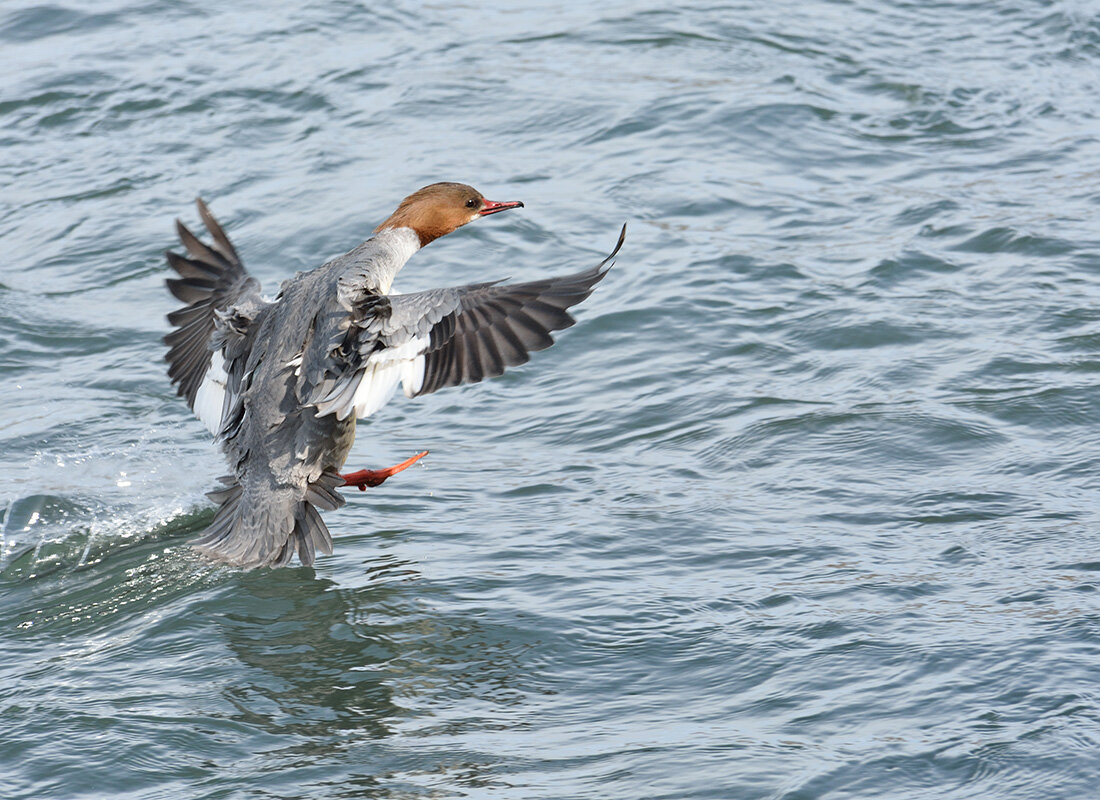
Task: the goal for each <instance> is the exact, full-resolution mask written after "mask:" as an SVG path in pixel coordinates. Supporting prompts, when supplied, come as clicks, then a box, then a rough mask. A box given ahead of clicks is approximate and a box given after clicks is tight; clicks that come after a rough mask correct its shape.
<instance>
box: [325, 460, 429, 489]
mask: <svg viewBox="0 0 1100 800" xmlns="http://www.w3.org/2000/svg"><path fill="white" fill-rule="evenodd" d="M426 455H428V451H427V450H425V451H424V452H423V453H417V454H416V455H415V456H413V457H412V458H409V459H406V460H405V461H402V462H401V463H400V464H398V465H397V466H395V467H386V468H385V469H361V470H359V471H358V472H349V473H348V474H347V475H341V476H340V477H341V478H343V479H344V485H345V486H358V487H359V491H361V492H365V491H366V490H367V487H368V486H378V485H379V484H380V483H382V481H384V480H386V478H388V477H390V476H391V475H396V474H397V473H398V472H401V471H402V470H406V469H408V468H409V467H411V466H412V465H413V464H415V463H416V462H417V461H419V460H420V459H422V458H423V457H424V456H426Z"/></svg>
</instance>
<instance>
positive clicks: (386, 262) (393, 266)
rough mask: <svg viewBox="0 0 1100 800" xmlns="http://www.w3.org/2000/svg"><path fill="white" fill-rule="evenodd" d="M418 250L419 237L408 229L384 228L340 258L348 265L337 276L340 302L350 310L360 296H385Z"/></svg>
mask: <svg viewBox="0 0 1100 800" xmlns="http://www.w3.org/2000/svg"><path fill="white" fill-rule="evenodd" d="M419 249H420V237H419V236H418V235H417V234H416V231H414V230H413V229H412V228H387V229H386V230H383V231H379V232H378V233H376V234H375V235H374V237H373V238H371V239H368V240H367V241H365V242H363V244H361V245H359V246H358V247H356V248H355V249H354V250H352V251H351V252H350V253H348V254H347V256H344V258H346V259H347V260H348V262H349V263H348V266H347V267H345V268H344V270H343V271H342V272H341V273H340V279H339V284H338V285H339V289H338V296H339V300H340V303H341V304H342V305H343V306H344V307H345V308H349V309H350V308H351V307H352V306H353V305H354V304H356V303H357V302H358V301H359V300H361V299H362V298H363V296H364V295H367V294H389V291H390V287H391V286H393V279H394V278H395V277H396V276H397V273H398V272H400V271H401V268H402V267H403V266H405V262H406V261H408V260H409V258H410V257H411V256H412V254H413V253H415V252H416V251H417V250H419Z"/></svg>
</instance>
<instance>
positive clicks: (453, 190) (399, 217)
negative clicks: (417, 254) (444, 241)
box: [374, 183, 523, 247]
mask: <svg viewBox="0 0 1100 800" xmlns="http://www.w3.org/2000/svg"><path fill="white" fill-rule="evenodd" d="M509 208H523V203H521V202H519V201H518V200H513V201H509V202H506V203H498V202H495V201H493V200H486V199H485V197H484V196H483V195H482V194H481V192H479V191H478V190H477V189H475V188H474V187H473V186H467V185H466V184H464V183H433V184H431V185H430V186H425V187H424V188H423V189H418V190H417V191H415V192H413V193H412V194H410V195H409V196H408V197H406V198H405V199H404V200H402V201H401V204H400V205H399V206H398V207H397V210H396V211H394V212H393V213H392V214H390V216H389V217H388V218H387V219H386V221H385V222H383V223H382V224H381V225H379V226H378V227H377V228H375V229H374V232H375V233H379V232H380V231H384V230H387V229H388V228H412V229H413V230H414V231H416V234H417V236H419V237H420V246H421V247H423V246H424V245H426V244H428V242H431V241H432V240H434V239H438V238H439V237H440V236H446V235H447V234H448V233H450V232H451V231H454V230H457V229H458V228H461V227H462V226H463V225H465V224H466V223H467V222H473V221H474V220H475V219H477V218H478V217H485V216H488V215H489V214H495V213H497V212H498V211H507V210H508V209H509Z"/></svg>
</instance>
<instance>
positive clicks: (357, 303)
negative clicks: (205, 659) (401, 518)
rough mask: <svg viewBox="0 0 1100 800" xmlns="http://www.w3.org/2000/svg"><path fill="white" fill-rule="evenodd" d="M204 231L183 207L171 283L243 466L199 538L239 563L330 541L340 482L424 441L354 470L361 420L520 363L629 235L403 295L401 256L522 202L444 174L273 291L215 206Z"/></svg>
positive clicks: (302, 552)
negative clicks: (590, 252) (564, 264)
mask: <svg viewBox="0 0 1100 800" xmlns="http://www.w3.org/2000/svg"><path fill="white" fill-rule="evenodd" d="M197 205H198V210H199V216H200V217H201V218H202V221H203V223H204V224H205V226H206V229H207V230H208V231H209V233H210V236H211V238H212V239H213V242H212V243H211V244H206V243H204V242H202V241H200V240H199V238H198V237H196V236H195V235H194V234H193V233H191V231H189V230H188V229H187V228H186V227H185V226H184V225H183V223H182V222H180V221H179V220H177V221H176V229H177V231H178V233H179V237H180V241H181V242H182V243H183V246H184V247H185V248H186V249H187V253H188V255H187V257H184V256H181V255H179V254H177V253H174V252H171V251H169V252H168V253H167V257H168V263H169V265H171V267H172V268H173V269H174V270H175V271H176V272H178V273H179V275H180V277H179V278H175V279H170V280H168V281H167V283H168V289H169V291H171V292H172V294H173V295H175V297H176V298H178V299H179V300H181V301H183V302H184V303H186V304H187V305H185V306H184V307H183V308H181V309H179V310H178V311H174V312H172V313H171V314H169V315H168V321H169V322H170V323H171V324H172V325H173V326H174V327H175V328H176V330H174V331H172V332H171V333H169V334H168V335H167V336H165V337H164V341H165V343H166V344H167V345H168V346H169V350H168V354H167V356H166V359H167V361H168V364H169V367H168V375H169V377H170V378H171V380H172V382H173V383H175V384H177V392H178V394H180V395H181V396H182V397H184V398H186V400H187V405H188V406H189V407H190V408H191V409H192V410H193V411H194V412H195V414H196V415H197V416H198V417H199V419H200V420H202V422H203V423H204V424H205V425H206V427H207V428H208V429H209V430H210V432H211V433H212V434H214V437H215V440H216V441H217V442H219V443H220V444H221V447H222V450H223V451H224V453H225V455H226V458H227V459H228V461H229V464H230V467H231V469H232V474H230V475H228V476H225V477H223V478H221V479H220V482H221V484H222V486H221V488H219V489H217V490H216V491H213V492H210V493H209V494H208V495H207V496H208V497H210V498H211V499H212V500H214V501H215V502H216V503H217V504H218V510H217V513H216V514H215V516H214V520H213V522H212V523H211V524H210V525H209V527H207V528H206V530H205V531H203V533H202V535H201V536H200V537H199V538H198V539H197V540H195V542H194V543H193V544H194V545H195V546H196V547H197V548H198V549H199V550H200V551H201V552H202V553H204V554H206V555H207V556H209V557H211V558H213V559H215V560H217V561H222V562H225V563H228V564H231V565H234V566H237V567H242V568H245V569H251V568H253V567H278V566H284V565H286V564H289V563H290V561H291V560H292V559H293V557H294V554H295V553H297V555H298V560H299V561H300V562H301V563H302V564H303V565H306V566H309V565H311V564H312V563H313V561H314V556H315V553H316V552H317V551H321V552H322V553H326V554H331V553H332V537H331V535H330V534H329V531H328V528H327V527H326V526H325V523H324V522H323V521H322V520H321V516H320V514H319V513H318V509H320V510H323V511H332V510H334V509H337V508H339V507H340V506H342V505H344V502H345V501H344V498H343V497H342V496H341V495H340V494H339V493H338V492H337V491H336V489H337V488H338V487H340V486H355V487H358V488H359V489H360V490H365V489H366V487H367V486H377V485H378V484H380V483H382V481H384V480H385V479H386V478H388V477H390V476H391V475H394V474H396V473H397V472H400V471H401V470H403V469H406V468H407V467H409V466H410V465H411V464H413V463H414V462H416V461H417V460H418V459H420V458H421V457H423V456H424V455H426V454H427V453H419V454H417V455H415V456H413V457H412V458H410V459H408V460H407V461H405V462H403V463H401V464H398V465H396V466H393V467H389V468H387V469H382V470H359V471H358V472H352V473H348V474H346V475H341V474H340V472H339V470H340V468H341V467H342V466H343V464H344V461H345V460H346V459H347V456H348V453H349V451H350V450H351V445H352V441H353V440H354V438H355V422H356V420H357V419H363V418H366V417H369V416H370V415H371V414H373V413H374V412H376V411H378V410H379V409H380V408H381V407H382V406H383V405H385V404H386V403H387V402H388V401H389V400H390V398H392V397H393V395H394V393H395V391H396V389H397V385H398V383H400V384H401V385H402V387H403V389H404V392H405V394H406V396H408V397H416V396H419V395H422V394H429V393H430V392H434V391H436V390H437V389H442V388H444V387H447V386H457V385H459V384H463V383H477V382H478V381H480V380H482V379H483V378H491V377H494V376H496V375H500V374H501V373H502V372H504V369H505V368H506V367H513V366H516V365H518V364H523V363H524V362H526V361H527V360H528V358H529V355H528V353H530V352H532V351H535V350H542V349H544V348H547V347H549V346H550V345H551V344H553V341H554V340H553V338H552V337H551V336H550V333H551V332H552V331H558V330H562V329H563V328H568V327H569V326H570V325H572V324H573V323H574V322H575V320H574V319H573V317H572V316H570V315H569V314H568V313H567V311H566V309H568V308H570V307H572V306H574V305H576V304H577V303H580V302H581V301H582V300H584V299H585V298H586V297H588V295H589V294H591V293H592V290H593V288H594V287H595V285H596V284H597V283H598V282H599V281H600V280H601V279H602V278H603V277H604V275H606V274H607V270H608V269H610V264H611V259H612V258H613V257H614V256H615V254H616V253H618V252H619V248H620V247H622V244H623V241H624V239H625V237H626V226H625V225H624V226H623V229H622V232H621V233H620V235H619V240H618V243H617V244H616V245H615V249H614V250H613V251H612V252H611V254H610V255H609V256H608V257H607V258H605V259H604V260H603V261H601V262H600V263H599V264H598V265H596V266H595V267H592V268H591V269H588V270H585V271H584V272H578V273H577V274H575V275H566V276H561V277H557V278H548V279H544V280H538V281H531V282H528V283H515V284H506V285H502V283H501V282H500V281H494V282H491V283H475V284H469V285H467V286H458V287H455V288H450V289H433V290H430V291H426V292H415V293H413V294H393V293H391V287H392V284H393V279H394V277H395V276H396V275H397V273H398V270H400V269H401V267H402V266H404V264H405V262H406V261H408V259H409V257H410V256H412V255H413V254H414V253H415V252H416V251H417V250H419V249H420V248H422V247H424V246H425V245H427V244H428V243H429V242H432V241H434V240H435V239H438V238H439V237H440V236H445V235H446V234H448V233H451V232H452V231H454V230H456V229H458V228H460V227H462V226H463V225H465V224H467V223H469V222H472V221H473V220H475V219H478V218H479V217H487V216H489V215H491V214H497V213H500V212H502V211H507V210H508V209H513V208H522V207H523V203H521V202H518V201H511V202H494V201H492V200H486V199H485V197H483V196H482V194H481V192H479V191H477V190H476V189H474V188H473V187H471V186H466V185H465V184H461V183H434V184H432V185H430V186H425V187H424V188H423V189H420V190H419V191H417V192H414V193H413V194H411V195H409V196H408V197H406V198H405V199H404V200H402V201H401V203H400V205H398V207H397V210H396V211H394V212H393V214H391V215H390V216H389V217H388V218H387V219H386V220H385V221H384V222H383V223H382V224H381V225H379V226H378V227H377V228H375V230H374V236H372V237H371V238H370V239H368V240H367V241H365V242H363V243H362V244H360V245H359V246H358V247H356V248H355V249H353V250H351V251H350V252H348V253H346V254H344V255H342V256H339V257H338V258H335V259H333V260H332V261H329V262H328V263H326V264H324V265H322V266H320V267H318V268H317V269H314V270H312V271H310V272H299V273H298V274H297V275H295V276H294V277H293V278H290V279H289V280H287V281H284V282H283V284H282V286H281V288H280V290H279V294H278V296H277V297H276V298H275V299H274V300H270V301H269V300H267V299H265V298H263V297H261V295H260V284H259V282H258V281H257V280H256V279H255V278H253V277H252V276H251V275H249V274H248V272H246V271H245V268H244V266H243V265H242V263H241V260H240V258H239V257H238V255H237V251H236V249H235V248H234V247H233V245H232V243H230V241H229V237H228V236H226V234H225V231H224V230H223V229H222V227H221V225H219V224H218V222H217V221H216V220H215V219H214V217H213V215H211V213H210V210H209V209H208V208H207V207H206V204H205V203H204V202H203V201H202V200H201V199H200V200H198V201H197Z"/></svg>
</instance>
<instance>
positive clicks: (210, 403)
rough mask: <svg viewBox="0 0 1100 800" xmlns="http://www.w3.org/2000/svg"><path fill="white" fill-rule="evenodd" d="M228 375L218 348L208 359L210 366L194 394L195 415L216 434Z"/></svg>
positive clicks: (219, 423)
mask: <svg viewBox="0 0 1100 800" xmlns="http://www.w3.org/2000/svg"><path fill="white" fill-rule="evenodd" d="M227 380H229V376H228V375H226V374H225V359H224V358H223V357H222V354H221V351H220V350H215V351H214V354H213V356H212V357H211V359H210V368H209V369H207V370H206V375H204V376H203V379H202V384H201V385H200V386H199V390H198V392H197V393H196V394H195V415H196V416H197V417H198V418H199V419H200V420H202V424H203V425H205V426H206V429H207V430H208V431H210V432H211V433H212V434H214V435H217V433H218V431H219V430H221V427H222V411H223V410H224V409H225V383H226V381H227Z"/></svg>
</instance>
